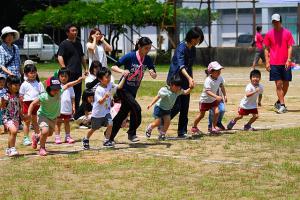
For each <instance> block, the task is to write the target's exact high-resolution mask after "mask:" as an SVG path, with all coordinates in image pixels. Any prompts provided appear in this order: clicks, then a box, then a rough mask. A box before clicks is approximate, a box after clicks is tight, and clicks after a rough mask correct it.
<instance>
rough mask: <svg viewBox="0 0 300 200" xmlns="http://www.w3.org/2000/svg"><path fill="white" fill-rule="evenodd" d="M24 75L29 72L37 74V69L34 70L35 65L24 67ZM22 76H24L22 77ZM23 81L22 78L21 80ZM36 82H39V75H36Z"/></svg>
mask: <svg viewBox="0 0 300 200" xmlns="http://www.w3.org/2000/svg"><path fill="white" fill-rule="evenodd" d="M23 71H24V74H28V73H29V72H37V68H36V66H35V65H33V64H29V65H26V66H25V67H24V70H23ZM23 76H24V75H23ZM22 78H23V77H22ZM23 79H24V78H23ZM35 79H36V81H37V82H40V78H39V75H38V74H37V75H36V78H35Z"/></svg>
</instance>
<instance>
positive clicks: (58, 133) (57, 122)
mask: <svg viewBox="0 0 300 200" xmlns="http://www.w3.org/2000/svg"><path fill="white" fill-rule="evenodd" d="M62 122H63V121H62V120H61V119H60V118H58V119H57V121H56V124H55V136H60V128H61V124H62Z"/></svg>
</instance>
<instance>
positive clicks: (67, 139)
mask: <svg viewBox="0 0 300 200" xmlns="http://www.w3.org/2000/svg"><path fill="white" fill-rule="evenodd" d="M74 142H75V140H73V138H72V137H71V136H67V137H65V143H69V144H73V143H74Z"/></svg>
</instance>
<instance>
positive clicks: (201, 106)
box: [199, 100, 220, 112]
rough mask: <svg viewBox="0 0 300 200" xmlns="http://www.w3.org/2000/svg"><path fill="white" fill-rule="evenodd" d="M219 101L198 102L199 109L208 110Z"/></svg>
mask: <svg viewBox="0 0 300 200" xmlns="http://www.w3.org/2000/svg"><path fill="white" fill-rule="evenodd" d="M219 103H220V102H218V101H217V100H216V101H214V102H212V103H200V104H199V109H200V111H202V112H203V111H208V110H210V109H211V108H213V107H217V106H218V105H219Z"/></svg>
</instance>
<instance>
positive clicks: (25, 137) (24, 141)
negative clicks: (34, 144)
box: [23, 136, 31, 146]
mask: <svg viewBox="0 0 300 200" xmlns="http://www.w3.org/2000/svg"><path fill="white" fill-rule="evenodd" d="M23 145H24V146H29V145H31V141H30V139H29V137H28V136H24V138H23Z"/></svg>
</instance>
